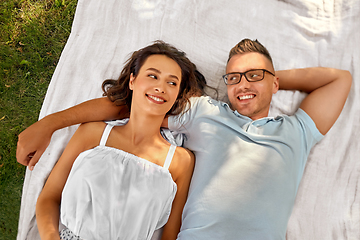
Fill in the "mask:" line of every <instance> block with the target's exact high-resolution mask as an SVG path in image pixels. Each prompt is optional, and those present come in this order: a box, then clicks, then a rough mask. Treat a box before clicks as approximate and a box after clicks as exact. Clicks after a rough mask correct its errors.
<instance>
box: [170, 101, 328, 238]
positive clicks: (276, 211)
mask: <svg viewBox="0 0 360 240" xmlns="http://www.w3.org/2000/svg"><path fill="white" fill-rule="evenodd" d="M168 123H169V129H170V130H174V131H177V132H180V133H184V134H185V135H186V137H185V141H184V147H186V148H188V149H190V150H192V151H193V152H194V153H195V156H196V164H195V169H194V174H193V177H192V181H191V186H190V190H189V195H188V200H187V202H186V204H185V207H184V211H183V219H182V226H181V231H180V233H179V235H178V239H180V240H192V239H204V240H209V239H226V240H232V239H236V240H237V239H246V240H252V239H254V240H259V239H261V240H268V239H269V240H270V239H276V240H278V239H285V234H286V227H287V222H288V220H289V217H290V214H291V211H292V208H293V205H294V200H295V196H296V192H297V189H298V186H299V183H300V180H301V177H302V175H303V171H304V167H305V163H306V160H307V157H308V155H309V153H310V150H311V148H312V147H313V146H314V145H315V144H316V143H317V142H318V141H320V140H321V138H322V137H323V136H322V135H321V133H320V132H319V131H318V129H317V128H316V126H315V123H314V122H313V121H312V119H311V118H310V117H309V116H308V115H307V114H306V113H305V112H304V111H303V110H301V109H299V110H298V111H297V112H296V114H295V115H293V116H285V115H284V116H278V117H276V118H272V117H266V118H262V119H258V120H256V121H252V120H251V119H250V118H248V117H245V116H242V115H240V114H239V113H237V112H236V111H232V110H231V109H230V108H229V106H228V105H227V104H226V103H223V102H219V101H216V100H213V99H212V98H210V97H196V98H191V108H190V110H189V111H187V112H186V113H185V114H183V115H179V116H175V117H174V116H173V117H170V118H169V122H168Z"/></svg>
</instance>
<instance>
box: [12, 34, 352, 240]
mask: <svg viewBox="0 0 360 240" xmlns="http://www.w3.org/2000/svg"><path fill="white" fill-rule="evenodd" d="M160 44H163V43H160ZM160 55H161V56H159V54H156V53H155V54H154V56H153V55H151V56H148V57H147V58H146V59H145V60H144V61H143V62H136V63H137V64H139V65H137V67H134V68H130V72H128V76H129V77H128V79H129V80H128V82H125V83H124V84H125V87H123V89H125V88H126V87H129V88H130V89H131V88H132V89H133V90H132V95H131V96H132V101H133V102H134V103H133V102H131V109H130V119H129V122H128V123H127V124H126V125H123V126H116V127H115V128H113V130H112V131H111V127H105V123H89V124H83V125H81V127H80V128H79V130H78V131H77V132H79V133H75V135H74V137H73V138H75V139H78V140H73V139H72V140H70V143H69V145H70V147H69V145H68V147H67V148H73V151H71V150H69V151H70V152H76V151H77V154H78V153H80V152H83V151H85V154H84V153H81V154H80V155H79V157H78V160H77V161H75V163H74V166H73V169H72V170H71V173H70V175H69V178H68V180H67V181H68V182H71V181H72V182H79V181H78V180H76V178H75V177H76V172H78V169H80V165H81V164H83V162H85V161H82V158H86V157H88V156H89V155H91V154H92V153H88V152H89V151H95V149H97V148H100V147H97V146H98V145H101V144H102V142H105V143H103V144H104V145H105V146H108V147H112V148H115V149H122V150H123V152H124V154H125V152H126V153H134V154H133V157H134V158H137V156H138V155H140V157H142V158H145V159H147V160H148V161H150V162H152V163H155V164H156V166H155V165H154V167H156V168H159V169H160V168H161V167H159V166H163V164H164V162H167V161H165V160H164V159H166V158H167V157H166V155H167V152H168V149H169V144H168V143H166V142H163V139H162V138H161V137H160V136H159V132H160V130H159V128H160V125H161V126H164V127H168V128H169V129H170V130H174V131H177V132H180V133H184V134H185V135H186V138H185V141H184V147H185V148H187V149H189V150H191V151H192V152H193V153H194V154H195V156H196V161H195V166H194V168H193V166H192V165H193V164H194V163H193V162H194V160H193V156H192V154H191V153H190V152H188V151H186V150H185V149H183V148H179V147H178V148H176V149H175V153H174V157H173V161H172V162H171V164H170V165H169V164H167V165H169V167H168V171H169V172H170V174H171V178H169V177H168V178H166V179H164V180H161V181H159V182H161V183H162V184H168V186H172V187H173V190H172V191H170V190H169V191H168V192H167V195H166V197H165V194H162V195H161V194H160V195H161V196H160V195H159V199H157V202H159V201H163V202H166V201H172V199H174V201H173V203H172V211H171V214H170V216H169V217H168V215H167V214H166V213H163V212H161V213H163V215H161V214H160V213H159V214H158V216H159V217H157V218H153V219H157V220H156V221H157V222H151V224H150V223H149V224H147V225H146V224H145V225H144V226H145V227H146V228H148V229H150V230H149V231H152V229H154V226H153V225H156V226H155V228H158V227H160V226H161V225H162V224H163V222H166V220H165V221H163V219H164V218H165V219H167V218H168V219H169V220H168V223H167V224H166V225H165V227H164V235H163V239H171V237H166V236H172V238H175V237H176V235H177V238H178V239H285V233H286V226H287V222H288V219H289V217H290V214H291V210H292V207H293V204H294V200H295V196H296V192H297V188H298V186H299V183H300V180H301V177H302V174H303V170H304V167H305V163H306V159H307V156H308V154H309V152H310V150H311V148H312V147H313V146H314V145H315V144H316V143H317V142H318V141H320V139H321V138H322V136H323V135H324V134H326V132H327V131H328V130H329V129H330V128H331V127H332V125H333V124H334V122H335V121H336V119H337V118H338V116H339V114H340V113H341V110H342V108H343V105H344V103H345V101H346V98H347V95H348V92H349V90H350V87H351V75H350V74H349V73H348V72H347V71H343V70H337V69H329V68H306V69H294V70H284V71H276V72H275V71H274V67H273V64H272V60H271V57H270V55H269V53H268V51H267V50H266V48H264V47H263V46H262V45H261V44H260V43H259V42H258V41H252V40H249V39H244V40H242V41H241V42H240V43H239V44H237V45H236V46H235V47H234V48H233V49H231V51H230V54H229V59H228V62H227V66H226V74H225V75H224V76H223V79H224V81H225V84H226V85H227V93H228V98H229V101H230V104H231V105H230V106H229V105H227V104H226V103H222V102H219V101H216V100H214V99H211V98H210V97H206V96H200V97H198V96H197V97H191V98H189V102H190V104H189V105H187V106H190V107H186V109H185V110H182V111H181V113H180V111H174V110H175V109H174V108H172V107H170V106H169V105H171V106H172V104H173V103H174V102H175V105H176V102H178V105H177V106H179V102H182V103H186V102H187V100H186V95H189V96H190V95H199V91H196V90H195V89H193V88H194V86H196V81H195V80H194V79H193V78H192V77H189V76H192V75H193V73H192V72H193V69H192V70H191V69H190V70H191V74H190V75H188V76H185V73H184V72H186V71H185V70H184V66H182V63H181V62H178V61H176V60H175V59H173V58H172V57H170V59H169V57H168V56H166V57H165V58H164V56H162V55H163V54H161V53H160ZM160 57H161V58H162V60H163V61H160V62H159V61H157V59H154V58H160ZM173 61H175V62H176V63H174V62H173ZM129 63H130V62H129ZM170 63H172V64H170ZM146 64H149V66H148V65H146ZM168 65H171V66H173V68H167V66H168ZM144 67H145V69H146V71H147V70H149V69H150V70H151V71H153V72H152V73H151V74H148V73H147V72H146V71H145V73H144V75H140V74H141V73H142V71H144ZM179 68H180V69H179ZM139 69H140V70H139ZM124 71H125V69H124ZM124 71H123V72H122V74H123V73H125V72H124ZM141 76H144V77H143V78H141ZM145 78H152V79H156V82H157V84H160V82H162V84H163V85H161V87H158V86H155V85H154V86H153V85H151V84H150V83H148V84H141V81H144V82H145V80H144V79H145ZM176 78H177V80H179V79H181V80H180V81H179V82H176ZM169 79H171V81H169ZM137 80H138V81H137ZM120 81H122V80H121V78H120V79H119V84H121V83H120ZM185 81H188V82H193V83H189V84H190V88H187V89H186V88H185V89H184V88H181V84H183V83H184V82H185ZM194 81H195V82H194ZM116 84H118V83H116ZM116 84H115V82H111V84H110V86H111V87H110V88H109V91H107V92H106V88H105V92H106V94H107V96H108V97H109V99H110V100H111V101H109V100H108V99H106V98H102V99H95V100H92V101H89V102H85V103H83V104H80V105H78V106H75V107H73V108H71V109H69V110H66V111H63V112H60V113H56V114H53V115H49V116H47V117H45V118H44V119H42V120H40V121H39V122H37V123H35V124H34V125H32V126H30V127H29V128H28V129H27V130H25V131H24V132H23V133H21V134H20V136H19V143H18V146H19V147H18V153H17V157H18V161H19V162H20V163H22V164H24V165H27V166H29V168H30V169H31V168H32V167H33V166H34V165H35V163H36V162H37V161H38V159H39V155H41V153H42V152H43V151H44V150H45V148H46V146H47V144H48V142H49V141H50V137H51V134H52V133H53V132H54V131H55V130H56V129H59V128H62V127H65V126H68V125H71V124H76V123H80V122H89V121H100V120H104V119H107V120H109V119H120V118H123V116H124V115H126V113H127V112H128V110H127V108H126V107H119V106H117V105H118V104H121V105H124V104H125V103H124V102H122V101H119V102H118V99H119V98H118V96H117V95H116V91H118V89H121V88H116ZM137 84H138V85H137ZM168 84H170V85H171V87H170V86H168ZM179 84H180V87H179ZM105 85H106V84H105ZM174 85H176V87H177V88H176V89H177V90H176V91H175V93H176V94H177V92H178V93H179V94H178V95H177V96H176V98H174V97H173V95H172V97H170V95H171V93H173V94H174V95H176V94H175V93H174V92H171V91H170V90H171V89H172V87H173V86H174ZM136 86H138V87H136ZM112 88H113V89H114V91H112V90H111V89H112ZM150 89H152V90H150ZM169 89H170V90H169ZM278 89H284V90H301V91H304V92H307V93H308V96H307V97H306V98H305V99H304V100H303V102H302V103H301V105H300V108H299V110H298V111H297V112H296V113H295V114H294V115H293V116H285V115H281V116H278V117H276V118H270V117H268V112H269V107H270V102H271V98H272V94H274V93H276V92H277V90H278ZM136 90H138V91H137V92H138V93H137V94H135V93H136ZM148 91H152V92H148ZM154 92H157V93H156V94H154ZM162 94H165V95H167V97H169V99H168V98H167V97H160V96H161V95H162ZM131 96H130V98H131ZM154 96H155V97H154ZM144 98H145V99H144ZM175 99H176V100H175ZM142 101H145V102H142ZM113 102H115V104H114V103H113ZM126 104H127V105H128V106H129V107H130V103H129V102H126ZM159 105H161V106H163V107H159ZM165 105H166V106H167V107H165ZM180 105H182V104H180ZM150 106H151V107H150ZM158 107H159V108H161V111H160V110H158V109H157V108H158ZM170 108H171V110H170V111H169V109H170ZM94 109H96V113H94V111H93V110H94ZM147 109H148V110H147ZM176 109H180V108H176ZM177 113H180V114H178V115H175V114H177ZM164 117H165V120H164V121H162V120H161V118H164ZM160 122H162V123H160ZM130 123H131V125H130ZM149 123H151V124H149ZM134 124H137V126H136V127H131V126H134ZM89 125H90V126H89ZM92 125H93V126H92ZM87 126H88V127H89V128H91V129H96V130H95V131H93V132H91V133H89V132H90V131H89V130H88V129H87ZM104 128H105V129H108V130H106V131H105V133H104V134H103V130H104ZM142 129H147V130H146V131H143V132H139V131H140V130H142ZM110 131H111V132H110ZM37 132H39V134H38V135H37V137H36V138H37V139H35V140H34V139H33V136H34V133H37ZM106 132H107V133H106ZM108 132H110V135H109V138H108V139H107V138H106V136H107V134H108ZM136 134H140V135H139V136H142V137H145V135H146V137H148V136H150V135H151V134H153V136H154V140H152V141H150V142H146V144H144V145H143V146H140V147H139V146H138V147H137V148H136V146H135V145H136V144H135V143H136V138H135V137H136V136H137V135H136ZM101 136H105V137H103V139H104V140H103V139H102V140H101V141H100V138H101ZM134 136H135V137H134ZM125 138H126V139H127V141H121V139H125ZM43 139H45V140H43ZM80 139H82V140H80ZM84 139H86V141H91V143H89V144H87V145H86V146H85V147H84V146H81V147H79V146H77V145H76V144H78V142H81V141H84ZM87 139H89V140H87ZM106 139H107V141H106ZM144 139H145V138H144ZM145 140H146V139H145ZM145 140H144V141H145ZM72 142H74V144H72ZM99 142H100V144H99ZM72 145H74V146H75V147H71V146H72ZM81 145H84V144H81ZM105 146H104V147H103V148H105ZM134 146H135V147H134ZM155 147H156V149H160V150H159V151H156V154H155V155H154V151H151V149H154V148H155ZM91 148H94V150H87V149H91ZM170 148H172V147H170ZM74 149H75V150H74ZM148 150H149V151H148ZM69 151H67V150H65V151H64V154H65V155H66V154H67V152H69ZM34 152H35V155H34V156H33V157H29V154H30V153H31V155H32V154H33V153H34ZM116 153H117V154H115V155H119V154H118V153H119V151H116ZM64 154H63V156H64ZM142 154H144V155H142ZM170 155H171V154H170ZM63 156H62V157H61V158H60V160H59V162H58V164H57V165H56V166H55V167H54V170H53V172H52V173H51V175H50V177H49V180H48V182H47V183H46V185H45V187H44V190H43V193H41V195H40V199H41V196H42V195H44V192H45V193H46V191H45V190H46V189H49V191H50V193H51V191H52V190H51V189H52V188H51V186H57V191H56V194H58V195H61V191H63V190H62V187H59V186H58V185H59V183H57V182H56V181H55V180H52V181H51V179H56V176H57V175H58V177H59V178H61V180H62V182H63V184H62V185H64V184H65V182H66V178H67V175H68V172H70V169H71V164H72V163H67V165H66V164H65V162H66V161H67V162H69V160H63V159H65V157H63ZM127 156H128V155H127ZM75 158H76V156H75V155H74V154H73V156H71V159H72V160H71V161H72V162H74V159H75ZM86 161H88V159H86ZM112 161H113V160H112ZM170 161H171V160H170ZM95 162H96V161H95ZM95 162H94V163H95ZM115 162H117V161H115ZM91 164H92V163H90V165H91ZM99 164H100V167H96V166H93V168H95V169H92V170H98V171H100V170H101V169H102V168H103V166H104V165H105V164H104V161H101V162H100V163H99ZM58 165H60V167H58ZM61 165H66V171H64V170H61ZM59 168H60V170H56V169H59ZM84 168H85V170H82V171H84V172H83V173H82V174H83V175H86V171H88V170H90V169H91V167H90V166H88V168H87V169H86V166H85V167H84ZM104 168H105V166H104ZM166 168H167V167H166ZM192 168H193V170H192ZM108 169H109V171H110V169H111V167H109V168H108ZM161 169H162V168H161ZM162 170H163V169H162ZM164 171H165V170H164ZM192 171H193V176H192V178H191V185H190V189H189V192H188V193H187V187H188V184H189V183H188V182H189V180H190V177H191V172H192ZM65 172H66V173H67V174H66V176H62V174H63V173H65ZM123 172H124V174H123V175H124V176H125V175H126V174H129V173H128V172H126V171H123ZM165 172H166V171H165ZM56 174H57V175H56ZM93 175H94V174H93ZM93 175H91V176H93ZM53 176H54V177H53ZM72 176H74V178H73V180H72ZM121 176H122V175H121ZM78 178H80V179H82V178H83V177H82V175H81V177H78ZM180 179H181V181H182V182H183V183H184V182H185V183H184V184H178V182H177V181H180ZM98 182H103V181H99V180H97V181H94V183H93V184H94V185H95V184H98ZM173 182H175V183H176V184H173ZM51 183H52V185H51ZM110 183H111V182H110ZM48 184H49V187H47V185H48ZM79 184H80V183H79ZM67 185H69V186H71V185H70V184H68V183H67V184H66V185H65V188H64V191H63V198H64V199H63V200H64V202H63V204H62V205H74V203H72V204H66V193H67V192H68V194H70V195H69V196H68V199H73V198H74V195H75V196H76V198H80V197H81V196H82V194H80V193H79V194H78V195H81V196H77V195H76V193H77V191H78V190H77V189H71V187H69V189H71V190H68V191H66V190H67ZM153 186H154V187H155V186H156V187H157V188H159V186H157V185H156V184H154V185H153ZM176 186H177V190H176ZM106 187H107V188H110V186H108V185H106ZM88 188H89V189H90V190H91V191H92V190H93V189H92V188H91V186H90V187H88ZM94 188H95V187H94ZM160 188H161V187H160ZM90 190H86V194H87V195H86V196H88V195H90V193H89V191H90ZM110 192H112V191H110ZM174 192H176V195H175V196H174V194H175V193H174ZM120 193H123V191H122V190H121V191H120ZM71 194H72V195H71ZM58 195H57V198H58V199H59V196H58ZM186 195H187V200H186V202H185V198H186ZM94 197H97V196H94ZM126 197H128V196H126ZM160 198H162V199H161V200H160ZM165 198H166V199H165ZM40 199H39V200H40ZM81 200H82V199H78V201H79V206H81V204H80V202H81ZM69 201H70V200H69ZM73 201H74V200H73ZM64 203H65V204H64ZM76 204H77V203H76ZM87 204H89V203H87ZM147 204H152V203H147ZM159 204H161V203H159ZM38 205H39V204H38ZM163 205H164V204H163ZM147 206H149V205H147ZM166 206H167V208H168V209H169V208H170V207H171V206H168V205H166ZM57 207H58V205H57ZM66 207H67V206H65V207H64V210H63V211H61V214H62V215H63V214H64V215H66V214H68V215H69V217H68V219H70V220H71V221H73V222H71V221H70V222H69V224H68V225H67V224H65V225H66V226H67V227H68V228H69V229H70V230H72V231H75V234H78V233H79V231H78V230H74V225H76V224H75V223H74V221H75V220H74V218H75V217H76V216H75V217H74V216H71V214H73V215H74V212H73V211H75V210H76V209H75V210H74V207H73V208H70V206H69V209H66ZM55 208H56V207H55ZM61 208H63V206H61ZM146 208H147V209H145V210H146V211H151V213H153V209H154V208H153V207H146ZM182 208H183V211H182V217H181V210H180V209H182ZM135 209H136V208H135ZM155 209H156V208H155ZM174 209H175V211H174ZM40 210H41V209H39V211H37V215H38V212H39V213H40V212H41V211H40ZM111 210H112V211H114V212H115V211H118V212H120V213H121V214H124V212H125V211H123V209H116V210H115V209H111ZM141 210H142V208H141ZM141 210H139V211H141ZM145 210H144V211H145ZM57 212H58V210H57ZM84 212H85V213H86V214H88V212H86V211H85V210H84ZM135 212H137V214H142V213H143V212H140V213H138V211H135ZM165 212H166V211H165ZM58 214H59V213H58ZM40 215H41V214H40ZM83 216H84V215H83ZM146 216H147V217H148V215H146ZM151 216H155V214H152V215H151ZM65 217H66V216H65ZM65 217H64V219H65ZM180 217H181V219H180ZM40 219H41V217H40V218H38V219H37V221H38V225H39V228H40ZM53 219H54V221H55V223H54V224H53V226H54V228H56V227H57V226H56V220H57V219H59V217H57V219H56V218H53ZM140 219H141V218H140ZM144 219H145V218H143V219H141V221H142V222H144ZM80 220H83V219H76V221H80ZM95 220H96V219H94V221H93V222H92V224H94V222H95ZM154 221H155V220H154ZM135 222H136V221H135ZM96 223H97V224H96V225H91V224H90V223H86V224H84V225H82V226H83V227H84V228H88V229H89V228H90V229H95V228H100V227H101V226H102V225H101V224H99V223H98V222H96ZM180 223H181V229H180ZM81 224H82V222H79V223H78V225H81ZM106 226H108V225H106ZM134 229H135V228H134ZM179 229H180V232H179ZM54 230H55V231H56V230H57V229H54ZM70 230H69V231H70ZM127 230H128V231H129V232H132V231H131V229H129V226H128V227H127ZM102 231H107V232H109V231H108V230H107V229H103V230H102ZM112 231H113V229H112ZM134 231H135V230H134ZM40 232H41V230H40ZM178 232H179V233H178ZM177 233H178V234H177ZM137 234H139V233H138V232H137ZM151 234H152V233H151V232H150V233H148V235H147V236H146V237H151ZM168 234H169V235H168ZM80 237H81V236H80Z"/></svg>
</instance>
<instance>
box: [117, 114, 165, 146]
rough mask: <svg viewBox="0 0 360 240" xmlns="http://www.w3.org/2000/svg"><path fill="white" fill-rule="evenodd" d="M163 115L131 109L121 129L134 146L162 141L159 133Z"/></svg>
mask: <svg viewBox="0 0 360 240" xmlns="http://www.w3.org/2000/svg"><path fill="white" fill-rule="evenodd" d="M164 117H165V116H155V115H146V114H144V113H136V112H135V111H132V112H131V113H130V118H129V122H128V123H127V124H126V125H125V126H124V129H123V131H124V132H125V133H126V135H127V137H128V139H129V141H131V144H132V145H134V146H137V145H144V144H148V143H150V144H151V143H155V142H157V141H164V139H163V137H162V136H161V133H160V127H161V124H162V122H163V120H164Z"/></svg>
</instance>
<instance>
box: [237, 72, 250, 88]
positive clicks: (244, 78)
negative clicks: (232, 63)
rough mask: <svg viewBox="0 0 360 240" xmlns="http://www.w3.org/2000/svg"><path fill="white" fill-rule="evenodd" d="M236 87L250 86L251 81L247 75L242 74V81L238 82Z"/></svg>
mask: <svg viewBox="0 0 360 240" xmlns="http://www.w3.org/2000/svg"><path fill="white" fill-rule="evenodd" d="M236 87H238V88H245V89H247V88H249V87H250V82H249V81H248V80H247V79H246V77H245V75H241V76H240V82H239V83H237V84H236Z"/></svg>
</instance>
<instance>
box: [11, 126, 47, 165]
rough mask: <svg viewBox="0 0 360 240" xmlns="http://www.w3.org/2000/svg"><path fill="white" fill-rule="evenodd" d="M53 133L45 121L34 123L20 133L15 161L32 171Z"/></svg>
mask: <svg viewBox="0 0 360 240" xmlns="http://www.w3.org/2000/svg"><path fill="white" fill-rule="evenodd" d="M53 132H54V131H53V130H52V129H51V128H49V126H48V125H47V124H46V121H45V120H44V121H39V122H36V123H34V124H32V125H31V126H30V127H28V128H27V129H25V130H24V131H22V132H21V133H20V134H19V138H18V142H17V149H16V159H17V161H18V162H19V163H20V164H22V165H24V166H28V167H29V169H30V170H31V171H32V170H33V169H34V166H35V164H36V163H37V162H38V161H39V159H40V157H41V155H42V154H43V153H44V151H45V149H46V148H47V147H48V145H49V143H50V139H51V136H52V134H53Z"/></svg>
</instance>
